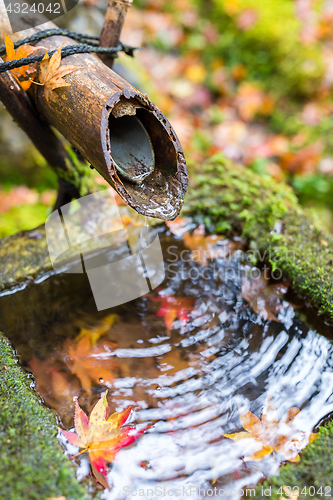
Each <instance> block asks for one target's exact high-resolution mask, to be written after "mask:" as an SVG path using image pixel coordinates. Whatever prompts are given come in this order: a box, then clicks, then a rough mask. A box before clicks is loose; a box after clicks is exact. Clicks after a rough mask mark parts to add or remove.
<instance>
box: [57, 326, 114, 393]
mask: <svg viewBox="0 0 333 500" xmlns="http://www.w3.org/2000/svg"><path fill="white" fill-rule="evenodd" d="M114 348H115V345H114V344H113V343H111V342H108V341H106V340H103V341H100V342H98V343H97V344H96V345H95V347H92V346H91V340H90V336H89V335H85V336H84V337H83V338H82V339H81V340H79V342H77V343H76V342H73V341H72V340H68V341H67V343H66V345H65V355H64V361H65V363H66V365H67V367H68V369H69V370H70V371H71V373H73V374H74V375H76V376H77V377H78V379H79V380H80V382H81V385H82V388H83V389H84V390H85V391H86V392H87V393H88V394H90V392H91V385H92V383H97V384H101V385H106V386H107V387H109V386H110V385H111V383H112V381H113V380H114V378H115V372H116V369H117V367H116V365H115V362H114V360H113V359H110V354H111V353H112V351H114Z"/></svg>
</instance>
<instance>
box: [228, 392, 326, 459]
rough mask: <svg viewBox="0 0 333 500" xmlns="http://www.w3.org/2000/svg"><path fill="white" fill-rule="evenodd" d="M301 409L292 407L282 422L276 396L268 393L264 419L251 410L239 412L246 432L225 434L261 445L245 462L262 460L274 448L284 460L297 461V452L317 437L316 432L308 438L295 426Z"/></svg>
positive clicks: (238, 439)
mask: <svg viewBox="0 0 333 500" xmlns="http://www.w3.org/2000/svg"><path fill="white" fill-rule="evenodd" d="M299 412H300V410H299V409H298V408H295V407H293V408H290V409H289V410H288V411H287V412H286V414H285V415H284V416H283V417H282V419H281V420H280V421H279V420H278V415H277V411H276V409H275V407H274V404H273V399H272V398H271V397H270V396H269V395H267V399H266V404H265V407H264V409H263V412H262V416H261V420H260V419H259V418H258V417H257V416H256V415H254V414H253V413H251V412H250V411H248V412H247V413H244V414H240V415H239V419H240V421H241V424H242V426H243V428H244V429H245V430H246V431H247V432H235V433H234V434H224V437H226V438H229V439H232V440H233V441H242V440H243V439H251V438H252V440H253V445H254V446H255V447H258V446H259V449H258V450H256V451H255V452H254V453H252V454H251V455H249V456H246V457H245V461H248V462H249V461H261V460H263V459H264V458H265V457H266V456H267V455H270V454H271V453H273V452H274V451H275V452H277V453H279V454H280V455H281V456H282V457H283V458H284V459H285V460H288V461H289V462H297V461H298V460H299V455H298V452H299V451H300V450H302V449H303V448H305V446H306V445H307V444H308V443H309V442H312V441H313V439H315V438H316V437H317V434H314V433H312V434H310V436H309V437H308V438H307V437H306V433H305V432H300V431H299V430H298V429H296V428H295V426H294V424H293V419H294V418H295V417H296V415H298V413H299ZM286 425H287V426H289V428H290V432H288V434H287V435H286V434H285V426H286Z"/></svg>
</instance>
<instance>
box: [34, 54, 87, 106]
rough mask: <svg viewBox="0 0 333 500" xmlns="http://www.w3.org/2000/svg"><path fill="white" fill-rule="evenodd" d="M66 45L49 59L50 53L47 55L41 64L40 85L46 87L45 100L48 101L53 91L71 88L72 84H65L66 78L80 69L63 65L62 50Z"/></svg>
mask: <svg viewBox="0 0 333 500" xmlns="http://www.w3.org/2000/svg"><path fill="white" fill-rule="evenodd" d="M63 45H64V44H62V46H61V47H60V48H59V49H58V50H57V51H56V52H55V53H54V54H53V56H52V57H51V59H50V57H49V55H48V53H47V52H46V53H45V56H44V57H43V59H42V61H41V63H40V73H39V85H44V92H45V98H46V100H47V101H48V100H49V97H50V95H51V93H52V91H53V90H55V89H58V88H61V87H70V83H67V82H65V80H64V79H63V77H64V76H67V75H69V74H70V73H73V71H76V70H78V69H82V68H79V67H77V66H69V65H62V66H60V63H61V49H62V47H63Z"/></svg>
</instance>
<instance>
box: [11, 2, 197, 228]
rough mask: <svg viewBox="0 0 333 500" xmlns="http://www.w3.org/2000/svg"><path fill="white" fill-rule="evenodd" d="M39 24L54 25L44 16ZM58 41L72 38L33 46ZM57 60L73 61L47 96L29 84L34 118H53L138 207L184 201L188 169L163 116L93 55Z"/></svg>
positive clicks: (157, 208) (50, 45) (146, 210)
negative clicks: (70, 69)
mask: <svg viewBox="0 0 333 500" xmlns="http://www.w3.org/2000/svg"><path fill="white" fill-rule="evenodd" d="M19 1H20V0H19ZM28 21H29V20H27V22H28ZM21 22H22V23H23V24H24V22H25V19H24V18H22V20H21ZM30 26H31V25H30ZM30 26H29V24H27V26H26V27H27V28H29V27H30ZM46 28H50V29H51V28H56V26H55V25H54V24H53V23H50V22H49V23H47V25H44V26H43V29H46ZM34 31H36V29H35V30H34ZM26 34H27V33H25V35H26ZM63 43H64V44H65V45H73V44H75V43H76V42H74V41H73V40H71V39H70V38H68V37H63V36H52V37H50V38H46V39H44V40H42V41H40V42H38V43H37V44H36V46H40V47H43V48H46V49H47V51H48V52H50V51H52V50H54V49H57V48H59V47H60V46H61V45H62V44H63ZM62 64H69V65H72V66H76V67H77V68H80V69H78V70H77V71H75V72H73V73H71V74H70V75H68V76H66V82H67V83H69V84H70V86H69V87H64V88H60V89H57V90H54V91H52V93H51V96H50V98H49V99H48V100H47V99H46V97H45V93H44V88H43V87H41V86H37V85H34V86H32V87H31V90H30V91H29V93H30V96H31V98H32V100H33V101H34V103H35V105H36V108H37V111H38V113H39V115H40V117H41V119H42V120H44V121H45V122H48V123H49V124H50V125H52V126H54V127H55V128H56V129H57V130H58V131H59V132H60V133H61V134H62V135H63V136H64V137H65V138H66V139H67V140H68V141H69V142H70V143H71V144H72V145H73V146H74V147H75V148H76V149H77V150H78V151H79V152H80V153H81V155H82V156H83V157H84V158H86V160H87V161H88V162H90V163H91V165H93V166H94V167H95V168H96V170H97V171H98V172H99V173H100V174H101V175H102V176H103V177H104V179H105V180H106V181H107V182H108V183H109V184H110V185H111V186H112V187H113V188H114V189H115V190H116V191H117V192H118V193H119V195H120V196H121V197H122V198H123V199H124V200H125V201H126V203H127V204H128V205H130V206H131V207H133V208H134V209H135V210H136V211H137V212H138V213H140V214H143V215H147V216H150V217H157V218H160V219H162V220H172V219H174V218H175V217H176V216H177V215H178V214H179V212H180V210H181V208H182V205H183V202H184V196H185V193H186V190H187V185H188V176H187V168H186V162H185V157H184V153H183V150H182V147H181V145H180V142H179V140H178V138H177V136H176V134H175V132H174V130H173V129H172V127H171V125H170V123H169V122H168V120H167V119H166V117H165V116H164V115H163V114H162V113H161V111H160V110H159V109H158V108H157V107H156V106H155V105H154V104H153V103H152V102H151V101H150V100H149V98H148V96H147V95H143V94H142V93H141V92H139V91H138V90H137V89H136V88H134V87H133V86H132V85H130V84H129V83H128V82H127V81H126V80H124V79H123V78H121V77H120V76H119V75H118V74H116V73H115V72H114V71H112V69H110V68H108V67H107V66H106V65H105V64H103V62H102V61H101V60H100V59H99V58H98V57H97V56H95V55H92V54H74V55H71V56H68V57H66V58H65V59H64V62H63V63H62Z"/></svg>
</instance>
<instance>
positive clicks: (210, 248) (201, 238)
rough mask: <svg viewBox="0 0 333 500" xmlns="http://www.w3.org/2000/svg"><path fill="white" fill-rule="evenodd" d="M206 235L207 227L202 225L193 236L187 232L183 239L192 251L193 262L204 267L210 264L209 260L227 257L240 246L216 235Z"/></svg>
mask: <svg viewBox="0 0 333 500" xmlns="http://www.w3.org/2000/svg"><path fill="white" fill-rule="evenodd" d="M205 234H206V231H205V226H204V224H200V226H198V227H197V228H196V229H195V230H194V231H193V233H192V235H190V233H188V232H187V233H185V234H184V237H183V240H184V243H185V246H186V247H187V248H188V249H190V250H192V253H191V260H193V261H195V262H199V264H203V265H204V266H206V265H207V264H208V260H213V259H217V258H219V257H222V258H223V257H227V256H228V255H229V254H230V253H231V252H232V251H234V250H236V249H237V248H238V246H239V242H236V241H230V240H227V239H225V238H223V237H222V236H217V235H216V234H212V235H211V236H205ZM222 242H223V243H222Z"/></svg>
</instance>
